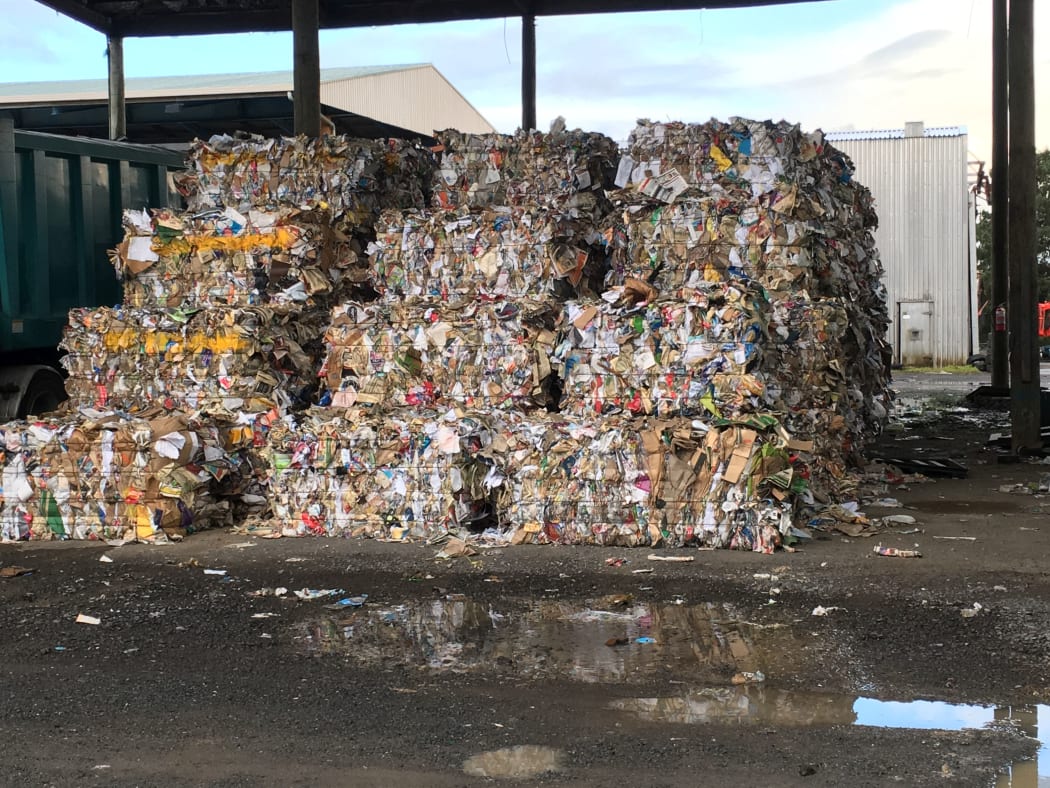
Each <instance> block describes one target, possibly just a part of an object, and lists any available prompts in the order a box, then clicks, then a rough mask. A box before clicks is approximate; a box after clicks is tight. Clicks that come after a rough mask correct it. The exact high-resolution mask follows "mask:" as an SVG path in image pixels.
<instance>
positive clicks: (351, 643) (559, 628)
mask: <svg viewBox="0 0 1050 788" xmlns="http://www.w3.org/2000/svg"><path fill="white" fill-rule="evenodd" d="M620 601H621V602H622V601H624V600H623V599H621V600H620ZM500 605H501V607H500V609H497V608H496V607H494V606H491V605H482V604H479V603H477V602H474V601H472V600H470V599H465V598H443V599H438V600H431V601H424V602H416V603H414V604H412V605H399V606H396V607H389V608H380V607H371V606H366V607H363V608H359V609H356V610H353V611H349V612H340V613H333V614H332V615H331V616H329V617H326V618H324V619H322V620H320V621H313V622H310V623H309V624H307V625H305V627H304V629H303V630H301V633H300V636H301V637H302V638H303V639H304V640H306V642H307V646H308V648H310V649H311V650H313V651H317V652H321V653H335V654H339V655H341V656H345V657H347V658H349V659H351V660H352V661H356V662H358V663H361V664H369V665H399V666H405V665H407V666H415V667H421V668H426V669H429V670H434V671H449V672H465V671H470V670H473V669H484V670H488V671H497V672H507V673H513V674H514V675H516V676H521V677H558V678H564V679H570V680H575V681H585V682H606V683H619V682H632V681H633V682H636V681H643V680H646V679H651V678H656V677H659V676H663V675H666V676H669V677H670V676H673V677H674V678H676V679H681V680H690V681H694V682H697V683H700V682H705V683H706V682H709V683H718V684H723V683H726V682H727V680H728V677H729V676H732V675H733V674H734V673H737V672H741V671H752V672H754V671H765V672H767V673H768V672H769V668H770V666H769V665H768V664H767V663H766V660H768V659H770V658H772V655H776V654H792V653H798V651H799V648H798V645H797V644H795V643H793V638H794V636H793V635H792V634H791V633H790V632H789V631H788V630H787V628H784V627H779V626H759V625H757V624H752V623H748V622H747V621H746V620H743V619H744V617H743V616H742V615H741V613H740V611H739V610H737V609H734V607H733V606H731V605H725V604H713V603H712V604H700V605H677V604H662V605H661V604H655V605H648V604H646V605H641V604H631V603H630V602H627V604H626V605H616V604H611V603H609V600H606V607H608V608H610V609H602V608H603V606H602V601H601V600H598V601H595V602H594V604H593V605H592V606H590V607H587V606H580V605H573V604H569V603H563V602H553V601H551V602H531V601H523V600H505V601H503V602H501V603H500Z"/></svg>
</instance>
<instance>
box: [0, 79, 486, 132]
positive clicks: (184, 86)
mask: <svg viewBox="0 0 1050 788" xmlns="http://www.w3.org/2000/svg"><path fill="white" fill-rule="evenodd" d="M320 73H321V84H320V87H321V104H322V107H323V111H324V113H325V115H327V116H328V117H329V118H330V119H331V120H332V122H333V124H334V125H335V127H336V130H337V131H339V132H345V133H348V134H352V135H354V136H361V137H383V136H400V137H410V136H414V135H422V136H425V137H429V136H430V135H432V134H433V133H434V132H435V131H440V130H442V129H447V128H457V129H460V130H463V131H469V132H474V133H488V132H491V131H494V129H493V127H492V124H490V123H489V122H488V121H487V120H486V119H485V118H484V117H483V116H482V115H481V113H480V112H478V111H477V109H475V108H474V106H473V105H472V104H471V103H470V102H469V101H467V99H466V98H464V97H463V95H462V94H461V93H460V92H459V91H458V90H456V88H455V87H454V86H453V85H452V84H451V83H450V82H449V81H448V80H447V79H446V78H445V77H444V75H442V74H441V72H440V71H438V70H437V69H436V68H434V66H432V65H431V64H429V63H414V64H409V65H393V66H358V67H351V68H327V69H321V72H320ZM292 88H293V75H292V72H291V71H267V72H250V73H243V74H212V75H196V76H171V77H139V78H131V79H128V80H127V107H128V110H127V137H128V139H130V140H132V141H134V142H179V141H187V140H189V139H191V138H192V137H194V136H199V137H204V138H207V137H209V136H211V134H217V133H223V132H227V133H229V132H232V131H235V130H243V131H253V132H256V133H259V134H264V135H266V136H280V135H282V134H291V133H293V118H292V114H293V113H292V110H293V102H292V101H291V100H289V99H290V95H291V91H292ZM108 92H109V89H108V84H107V80H105V79H81V80H68V81H62V82H22V83H7V84H0V115H7V116H9V117H11V118H12V119H13V120H14V121H15V125H16V126H17V127H18V128H21V129H30V130H33V131H49V132H53V133H59V134H68V135H83V136H93V137H105V136H106V135H107V124H108V108H107V103H108Z"/></svg>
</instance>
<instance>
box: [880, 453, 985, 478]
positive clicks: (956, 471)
mask: <svg viewBox="0 0 1050 788" xmlns="http://www.w3.org/2000/svg"><path fill="white" fill-rule="evenodd" d="M869 459H872V460H879V461H880V462H884V463H886V464H887V465H894V466H896V467H897V468H900V469H901V471H903V472H904V473H921V474H924V475H926V476H941V477H947V478H952V479H965V478H966V476H967V474H968V473H969V470H968V469H967V468H966V466H965V465H963V464H962V463H960V462H958V461H957V460H953V459H950V458H948V457H921V458H920V457H915V456H904V455H901V454H896V455H889V454H881V453H873V454H871V455H870V456H869Z"/></svg>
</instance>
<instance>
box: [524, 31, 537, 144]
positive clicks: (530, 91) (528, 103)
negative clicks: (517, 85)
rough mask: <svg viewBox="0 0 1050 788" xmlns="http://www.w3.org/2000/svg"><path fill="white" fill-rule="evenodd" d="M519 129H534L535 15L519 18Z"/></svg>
mask: <svg viewBox="0 0 1050 788" xmlns="http://www.w3.org/2000/svg"><path fill="white" fill-rule="evenodd" d="M521 127H522V128H523V129H525V130H526V131H529V130H531V129H534V128H536V15H535V14H525V16H523V17H522V18H521Z"/></svg>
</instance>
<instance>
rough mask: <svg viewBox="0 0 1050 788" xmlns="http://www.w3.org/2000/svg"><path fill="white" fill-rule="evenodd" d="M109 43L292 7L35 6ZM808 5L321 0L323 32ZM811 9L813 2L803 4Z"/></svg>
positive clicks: (269, 17)
mask: <svg viewBox="0 0 1050 788" xmlns="http://www.w3.org/2000/svg"><path fill="white" fill-rule="evenodd" d="M38 1H39V2H40V3H41V4H42V5H45V6H48V7H49V8H53V9H54V10H56V11H59V12H61V13H63V14H66V15H67V16H70V17H72V18H73V19H76V20H78V21H80V22H83V23H84V24H86V25H89V26H91V27H93V28H95V29H96V30H99V31H101V32H103V33H106V34H108V35H113V36H127V37H137V36H170V35H200V34H204V33H244V32H250V31H258V30H291V29H292V13H291V3H290V2H289V0H38ZM806 1H807V0H427V2H419V0H320V26H321V27H322V28H345V27H367V26H370V25H400V24H411V23H420V22H450V21H459V20H464V19H492V18H502V17H512V16H522V15H526V14H531V15H534V16H563V15H567V14H598V13H615V12H621V11H680V10H688V9H698V8H740V7H746V6H762V5H784V4H788V3H798V2H806ZM808 1H809V2H813V1H814V0H808Z"/></svg>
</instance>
